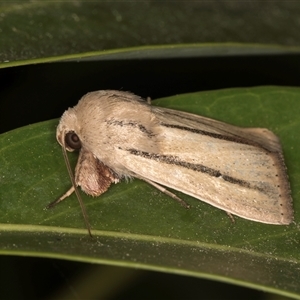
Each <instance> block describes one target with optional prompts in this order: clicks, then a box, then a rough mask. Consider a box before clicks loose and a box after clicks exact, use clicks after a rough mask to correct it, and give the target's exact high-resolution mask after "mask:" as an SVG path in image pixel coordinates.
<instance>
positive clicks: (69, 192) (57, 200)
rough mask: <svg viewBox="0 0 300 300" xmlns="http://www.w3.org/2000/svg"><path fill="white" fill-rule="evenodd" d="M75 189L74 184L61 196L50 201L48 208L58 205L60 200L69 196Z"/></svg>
mask: <svg viewBox="0 0 300 300" xmlns="http://www.w3.org/2000/svg"><path fill="white" fill-rule="evenodd" d="M74 191H75V188H74V186H72V187H71V188H70V189H69V190H68V191H67V192H66V193H64V194H63V195H62V196H61V197H59V198H58V199H56V200H54V201H53V202H51V203H49V204H48V205H47V206H46V208H47V209H48V208H52V207H54V206H55V205H57V204H58V203H59V202H61V201H63V200H64V199H66V198H67V197H69V196H70V195H71V194H72V193H73V192H74Z"/></svg>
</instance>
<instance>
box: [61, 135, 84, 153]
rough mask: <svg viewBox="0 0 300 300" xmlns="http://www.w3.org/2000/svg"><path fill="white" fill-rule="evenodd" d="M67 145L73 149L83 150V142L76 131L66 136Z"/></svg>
mask: <svg viewBox="0 0 300 300" xmlns="http://www.w3.org/2000/svg"><path fill="white" fill-rule="evenodd" d="M65 143H66V145H67V146H68V147H70V148H71V149H74V150H77V149H80V148H81V141H80V139H79V137H78V135H77V134H76V133H75V132H74V131H69V132H68V133H67V134H66V136H65Z"/></svg>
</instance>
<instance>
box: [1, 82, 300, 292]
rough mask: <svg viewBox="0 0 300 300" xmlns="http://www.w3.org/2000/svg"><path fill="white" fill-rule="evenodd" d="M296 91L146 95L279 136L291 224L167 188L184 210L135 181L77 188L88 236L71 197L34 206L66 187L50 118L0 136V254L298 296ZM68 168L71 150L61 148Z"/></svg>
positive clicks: (299, 185) (264, 89)
mask: <svg viewBox="0 0 300 300" xmlns="http://www.w3.org/2000/svg"><path fill="white" fill-rule="evenodd" d="M299 97H300V89H297V88H285V87H258V88H247V89H227V90H219V91H214V92H201V93H193V94H185V95H177V96H173V97H168V98H165V99H160V100H156V101H153V102H154V105H160V106H165V107H172V108H174V109H179V110H185V111H189V112H193V113H196V114H201V115H204V116H208V117H212V118H215V119H219V120H222V121H225V122H228V123H231V124H235V125H239V126H244V127H248V126H250V127H266V128H269V129H270V130H272V131H273V132H275V133H276V134H277V135H278V136H279V137H280V139H281V142H282V146H283V150H284V154H285V158H286V164H287V167H288V174H289V178H290V182H291V187H292V195H293V200H294V209H295V224H292V225H289V226H276V225H267V224H261V223H256V222H252V221H249V220H244V219H241V218H238V217H235V220H236V222H235V223H232V222H231V221H230V219H229V218H228V216H227V215H226V214H225V213H224V212H223V211H221V210H219V209H217V208H214V207H212V206H210V205H208V204H205V203H203V202H201V201H199V200H196V199H193V198H191V197H189V196H186V195H183V194H181V193H179V192H176V193H177V194H178V195H179V196H180V197H182V198H183V199H184V200H186V201H187V202H188V203H189V204H191V206H192V208H191V209H189V210H186V209H183V208H182V207H181V206H180V205H178V203H176V202H174V201H173V200H172V199H170V198H169V197H167V196H165V195H164V194H162V193H161V192H159V191H157V190H155V189H154V188H153V187H151V186H149V185H148V184H146V183H144V182H141V181H139V180H134V181H132V182H128V183H126V182H122V183H119V184H117V185H114V186H112V187H111V188H110V189H109V190H108V191H107V192H106V193H105V194H103V195H102V196H101V197H98V198H92V197H89V196H86V195H84V194H83V193H82V197H83V200H84V202H85V205H86V209H87V212H88V215H89V218H90V222H91V226H92V233H93V236H94V237H93V238H90V237H89V236H88V234H87V231H86V229H85V227H84V222H83V217H82V214H81V210H80V207H79V205H78V202H77V200H76V197H75V196H74V195H72V196H70V197H69V198H68V199H66V200H65V201H63V202H62V203H61V204H59V205H58V206H57V207H55V208H54V209H51V210H45V209H44V207H45V206H46V205H47V204H48V203H49V202H51V201H53V200H54V199H56V198H57V197H59V196H60V195H61V194H63V193H64V192H65V191H66V190H67V189H68V188H69V187H70V185H71V183H70V180H69V177H68V174H67V171H66V168H65V164H64V161H63V157H62V153H61V149H60V146H59V145H58V144H57V142H56V140H55V129H56V125H57V124H58V120H51V121H46V122H43V123H38V124H33V125H29V126H26V127H23V128H19V129H16V130H14V131H10V132H7V133H5V134H2V135H1V136H0V153H1V156H0V157H1V171H0V199H1V202H0V211H1V215H0V234H1V240H0V253H4V254H18V255H20V254H22V255H31V256H44V257H57V258H67V259H71V260H78V261H87V262H98V263H105V264H112V265H120V266H134V267H139V268H145V269H152V270H161V271H166V272H172V273H180V274H189V275H193V276H198V277H206V278H213V279H216V280H220V281H226V282H231V283H235V284H238V285H244V286H249V287H255V288H258V289H262V290H268V291H272V292H276V293H279V294H282V295H287V296H292V297H297V296H298V297H299V296H300V286H299V280H300V277H299V276H300V275H299V268H300V253H299V235H300V234H299V226H298V222H299V219H300V209H299V204H300V199H299V198H300V192H299V191H300V164H299V161H300V152H299V151H298V149H299V147H300V137H299V132H300V124H299V111H300V110H299V109H300V102H299ZM69 156H70V158H71V163H72V166H75V163H76V154H70V155H69Z"/></svg>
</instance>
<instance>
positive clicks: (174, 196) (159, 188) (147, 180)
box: [137, 177, 190, 208]
mask: <svg viewBox="0 0 300 300" xmlns="http://www.w3.org/2000/svg"><path fill="white" fill-rule="evenodd" d="M137 178H139V179H142V180H144V181H146V182H148V183H149V184H151V185H153V186H154V187H156V188H157V189H158V190H160V191H161V192H163V193H164V194H166V195H168V196H169V197H171V198H173V199H174V200H176V201H178V202H179V203H180V204H181V205H182V206H183V207H185V208H190V205H189V204H187V203H186V202H185V201H183V200H182V199H180V198H179V197H177V196H176V195H175V194H173V193H171V192H170V191H168V190H167V189H165V188H164V187H163V186H161V185H159V184H157V183H155V182H153V181H151V180H149V179H146V178H143V177H137Z"/></svg>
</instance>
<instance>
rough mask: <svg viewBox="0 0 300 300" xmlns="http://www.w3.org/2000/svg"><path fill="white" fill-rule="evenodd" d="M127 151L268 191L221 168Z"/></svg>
mask: <svg viewBox="0 0 300 300" xmlns="http://www.w3.org/2000/svg"><path fill="white" fill-rule="evenodd" d="M126 151H128V152H129V153H130V154H132V155H136V156H140V157H144V158H147V159H151V160H154V161H158V162H162V163H166V164H171V165H176V166H180V167H183V168H186V169H189V170H193V171H195V172H201V173H205V174H207V175H209V176H212V177H216V178H218V177H222V178H223V180H225V181H227V182H230V183H232V184H237V185H239V186H241V187H246V188H249V189H255V190H259V191H260V192H263V193H267V192H268V191H267V190H266V189H265V188H263V187H259V186H252V185H251V184H250V183H249V182H248V181H245V180H242V179H238V178H235V177H232V176H228V175H225V174H222V173H221V172H220V171H219V170H216V169H212V168H209V167H206V166H204V165H201V164H193V163H189V162H186V161H182V160H180V159H179V157H178V156H173V155H160V154H157V153H149V152H145V151H139V150H136V149H126Z"/></svg>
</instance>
